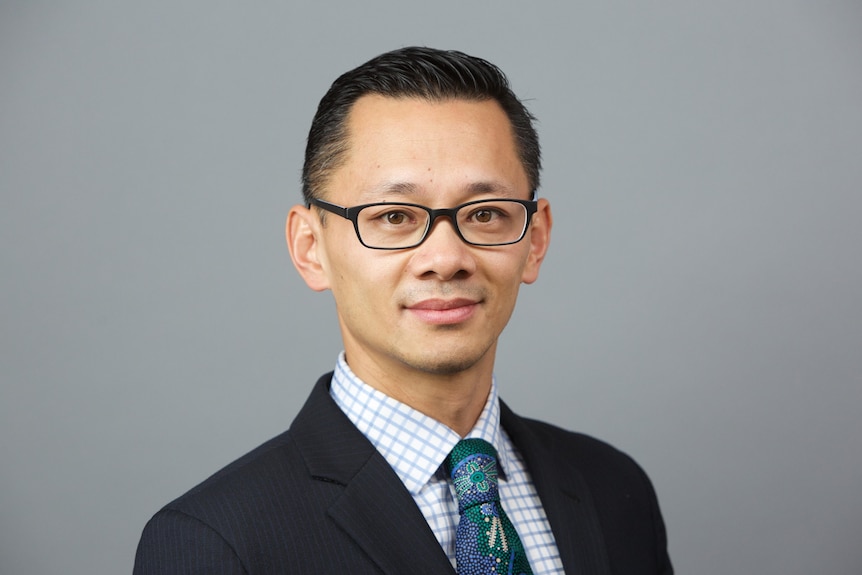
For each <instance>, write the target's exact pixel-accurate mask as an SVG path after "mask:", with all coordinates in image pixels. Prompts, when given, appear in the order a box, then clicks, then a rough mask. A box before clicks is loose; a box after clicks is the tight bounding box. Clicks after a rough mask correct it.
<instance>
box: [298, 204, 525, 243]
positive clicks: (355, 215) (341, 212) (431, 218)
mask: <svg viewBox="0 0 862 575" xmlns="http://www.w3.org/2000/svg"><path fill="white" fill-rule="evenodd" d="M534 197H535V196H534ZM485 202H514V203H516V204H521V205H522V206H524V209H525V210H527V218H526V221H525V223H524V229H523V230H521V235H520V236H519V237H518V239H517V240H512V241H510V242H503V243H501V244H497V243H494V244H486V243H476V242H471V241H469V240H468V239H467V238H465V237H464V234H462V233H461V228H459V227H458V218H457V217H456V216H457V214H458V211H459V210H461V209H463V208H466V207H469V206H472V205H475V204H482V203H485ZM309 205H313V206H317V207H318V208H320V209H322V210H326V211H327V212H330V213H333V214H335V215H337V216H341V217H342V218H344V219H346V220H350V221H351V222H353V231H355V232H356V238H357V239H358V240H359V243H361V244H362V245H363V246H365V247H366V248H368V249H371V250H409V249H412V248H415V247H417V246H419V245H421V244H422V242H424V241H425V240H426V239H428V235H429V232H430V231H431V228H433V227H434V222H435V221H436V220H437V218H439V217H440V216H447V217H448V218H449V219H450V220H451V221H452V227H453V228H454V229H455V233H457V234H458V237H459V238H461V241H462V242H464V243H465V244H467V245H471V246H478V247H485V248H488V247H496V246H509V245H512V244H517V243H518V242H520V241H521V240H523V239H524V236H526V235H527V230H528V229H530V224H531V223H532V221H533V215H534V214H535V213H536V212H537V211H538V210H539V202H538V201H537V200H535V199H533V200H517V199H513V198H488V199H484V200H473V201H471V202H467V203H464V204H460V205H458V206H455V207H454V208H439V209H436V210H435V209H432V208H429V207H427V206H423V205H421V204H411V203H408V202H375V203H372V204H362V205H359V206H351V207H349V208H348V207H345V206H339V205H338V204H333V203H331V202H327V201H325V200H320V199H317V198H312V199H311V200H310V201H309ZM375 206H392V207H397V206H408V207H412V208H419V209H421V210H425V211H426V212H428V224H427V225H426V226H425V231H424V232H423V233H422V237H421V238H419V241H417V242H416V243H414V244H411V245H409V246H402V247H397V248H382V247H379V246H369V245H368V244H366V243H365V241H364V240H363V239H362V234H360V233H359V212H361V211H362V210H364V209H365V208H370V207H375Z"/></svg>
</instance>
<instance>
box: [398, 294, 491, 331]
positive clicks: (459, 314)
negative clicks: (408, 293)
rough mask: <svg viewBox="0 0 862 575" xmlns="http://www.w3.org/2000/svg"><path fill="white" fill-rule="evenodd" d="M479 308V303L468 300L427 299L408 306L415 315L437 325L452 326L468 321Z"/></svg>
mask: <svg viewBox="0 0 862 575" xmlns="http://www.w3.org/2000/svg"><path fill="white" fill-rule="evenodd" d="M478 307H479V302H478V301H476V300H472V299H467V298H455V299H436V298H435V299H426V300H423V301H420V302H416V303H414V304H411V305H408V306H407V310H409V311H410V312H411V313H412V314H413V315H415V316H416V317H417V318H419V319H420V320H422V321H425V322H427V323H431V324H435V325H451V324H456V323H461V322H463V321H466V320H468V319H469V318H470V317H471V316H472V315H473V314H474V313H475V311H476V309H477V308H478Z"/></svg>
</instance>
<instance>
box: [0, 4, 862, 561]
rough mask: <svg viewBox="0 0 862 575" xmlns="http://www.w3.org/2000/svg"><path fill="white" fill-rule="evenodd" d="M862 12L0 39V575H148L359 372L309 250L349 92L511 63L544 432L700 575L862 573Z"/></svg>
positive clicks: (525, 362) (140, 28)
mask: <svg viewBox="0 0 862 575" xmlns="http://www.w3.org/2000/svg"><path fill="white" fill-rule="evenodd" d="M860 24H862V6H860V3H859V2H857V1H850V0H846V1H835V0H821V1H808V2H803V1H800V0H784V1H772V2H768V1H763V0H754V1H752V0H745V1H743V0H732V1H725V2H720V3H719V2H709V3H706V2H703V3H693V2H659V3H635V2H632V3H630V4H629V5H627V6H624V5H623V4H622V3H607V2H589V3H588V2H575V3H570V4H568V5H566V6H565V7H564V6H563V3H562V2H560V3H559V4H551V3H545V4H543V3H526V2H508V1H505V2H504V1H495V2H491V1H487V0H485V1H464V0H462V1H460V2H434V3H423V4H421V5H420V4H415V5H414V4H411V3H408V2H362V3H359V2H357V3H348V2H341V3H340V4H332V5H327V3H323V2H321V3H317V4H316V5H314V6H312V4H311V3H309V4H308V5H307V6H300V5H299V4H298V3H292V4H291V3H282V4H275V3H273V4H259V3H258V4H254V5H247V4H245V3H242V4H241V3H226V2H210V1H206V2H205V1H199V2H170V3H168V2H162V3H158V2H157V3H146V2H138V3H135V4H133V5H127V4H125V3H115V2H109V1H105V2H76V3H71V2H69V3H61V2H23V1H20V2H18V1H11V2H10V1H3V2H2V4H0V192H2V206H0V208H2V209H0V257H2V260H0V264H2V267H0V270H2V278H1V279H0V288H2V299H0V338H2V339H0V360H2V385H0V394H2V395H0V572H2V573H3V574H4V575H5V574H19V573H22V574H30V573H32V574H42V573H45V574H47V573H66V574H84V573H87V574H89V573H122V572H129V571H130V570H131V566H132V560H133V555H134V551H135V546H136V543H137V539H138V537H139V535H140V530H141V529H142V527H143V525H144V523H145V522H146V520H147V519H148V517H149V516H150V515H151V514H152V513H154V512H155V511H156V510H157V509H158V508H159V507H160V506H161V505H162V504H164V503H166V502H167V501H168V500H170V499H172V498H173V497H175V496H177V495H179V494H180V493H182V492H183V491H185V490H186V489H188V488H190V487H191V486H192V485H194V484H195V483H197V482H198V481H200V480H202V479H203V478H205V477H206V476H207V475H208V474H209V473H211V472H213V471H215V470H216V469H217V468H219V467H220V466H222V465H224V464H226V463H228V462H229V461H231V460H232V459H234V458H235V457H237V456H239V455H241V454H242V453H244V452H245V451H247V450H248V449H250V448H252V447H254V446H255V445H257V444H258V443H260V442H262V441H264V440H265V439H267V438H269V437H270V436H272V435H275V434H277V433H279V432H281V431H282V430H283V429H284V428H286V427H287V425H288V424H289V422H290V420H291V419H292V417H293V415H294V414H295V413H296V411H297V410H298V409H299V407H300V405H301V403H302V401H303V400H304V398H305V396H306V394H307V392H308V390H309V388H310V386H311V384H312V382H313V381H314V380H315V378H316V377H317V376H318V375H319V374H320V373H322V372H324V371H327V370H329V369H330V368H331V367H332V365H333V363H334V361H335V356H336V354H337V352H338V351H339V349H340V342H339V338H338V335H337V329H336V325H335V320H334V313H333V310H332V302H331V298H330V296H329V295H328V294H325V295H320V294H315V293H313V292H311V291H310V290H308V289H307V288H306V287H305V285H304V284H303V283H302V282H301V281H300V279H299V278H298V276H297V275H296V273H295V272H294V270H293V268H292V266H291V264H290V260H289V257H288V254H287V250H286V248H285V247H284V241H283V222H284V217H285V215H286V213H287V210H288V209H289V207H290V206H291V205H292V204H293V203H295V202H296V201H297V200H298V198H299V186H298V179H299V170H300V166H301V157H302V150H303V148H304V140H305V134H306V132H307V129H308V125H309V122H310V120H311V117H312V115H313V112H314V109H315V107H316V104H317V101H318V100H319V98H320V97H321V96H322V95H323V93H324V91H325V90H326V88H327V87H328V85H329V83H330V82H331V81H332V80H333V79H334V78H335V76H336V75H338V74H340V73H341V72H343V71H345V70H347V69H349V68H351V67H353V66H355V65H358V64H359V63H361V62H363V61H365V60H366V59H368V58H370V57H371V56H373V55H376V54H378V53H380V52H383V51H386V50H389V49H392V48H395V47H399V46H403V45H410V44H427V45H433V46H437V47H445V48H458V49H461V50H465V51H467V52H471V53H474V54H476V55H480V56H483V57H486V58H488V59H490V60H491V61H493V62H495V63H497V64H498V65H500V66H501V67H502V68H503V69H504V70H506V71H507V73H508V74H509V76H510V78H511V80H512V82H513V85H514V87H515V89H516V91H517V92H518V93H519V95H520V96H521V97H522V98H525V99H527V100H528V101H529V102H528V103H529V106H530V107H531V109H532V110H533V111H534V112H535V114H536V115H538V117H539V118H540V120H541V124H540V133H541V137H542V140H543V145H544V152H545V154H544V157H545V172H544V185H543V189H542V193H543V194H544V195H545V196H546V197H548V198H549V199H550V200H551V202H552V205H553V207H554V209H555V215H556V227H555V230H554V238H553V245H552V249H551V253H550V255H549V257H548V260H547V262H546V265H545V268H544V270H543V274H542V277H541V278H540V280H539V282H538V283H537V284H535V285H533V286H528V287H525V288H524V289H523V290H522V297H521V302H520V304H519V308H518V310H517V311H516V314H515V317H514V318H513V320H512V322H511V324H510V326H509V328H508V331H507V332H506V334H505V335H504V339H503V341H502V343H501V353H500V354H499V361H498V376H499V379H500V384H501V388H502V393H503V396H504V397H505V398H506V399H507V400H508V401H509V403H510V404H512V405H514V406H515V407H516V408H517V410H518V411H520V412H521V413H522V414H525V415H530V416H536V417H540V418H543V419H546V420H550V421H552V422H556V423H558V424H561V425H563V426H566V427H569V428H575V429H578V430H582V431H586V432H589V433H591V434H594V435H597V436H599V437H602V438H604V439H606V440H608V441H611V442H612V443H614V444H616V445H617V446H619V447H620V448H621V449H623V450H625V451H627V452H628V453H630V454H632V455H633V456H634V457H636V458H637V459H638V461H640V462H641V464H642V465H643V466H644V467H645V468H646V470H647V471H648V472H649V473H650V475H651V477H652V479H653V481H654V483H655V485H656V488H657V491H658V494H659V497H660V500H661V503H662V506H663V509H664V514H665V519H666V521H667V524H668V531H669V536H670V549H671V553H672V557H673V559H674V562H675V565H676V567H677V570H678V572H679V573H696V574H706V575H709V574H715V575H719V574H721V575H724V574H727V573H776V574H779V573H780V574H782V575H790V574H800V575H801V574H810V573H818V574H850V573H856V574H858V573H860V572H862V545H860V543H862V541H860V539H862V495H860V488H862V418H859V417H858V414H859V412H860V407H862V384H860V379H862V376H860V374H862V359H860V356H862V301H860V294H862V264H860V261H862V258H860V255H859V251H860V250H859V247H860V243H862V242H860V240H862V226H860V223H859V222H860V215H862V195H860V188H862V66H860V64H862V26H860Z"/></svg>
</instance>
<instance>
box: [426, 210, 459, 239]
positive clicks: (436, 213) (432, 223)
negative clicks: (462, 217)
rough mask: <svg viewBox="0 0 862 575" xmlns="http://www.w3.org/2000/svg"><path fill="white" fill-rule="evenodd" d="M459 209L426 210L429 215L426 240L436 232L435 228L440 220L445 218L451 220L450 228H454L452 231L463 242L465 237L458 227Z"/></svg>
mask: <svg viewBox="0 0 862 575" xmlns="http://www.w3.org/2000/svg"><path fill="white" fill-rule="evenodd" d="M458 209H459V208H440V209H432V208H426V210H425V211H426V212H427V213H428V225H427V227H426V229H425V239H428V236H430V235H431V233H432V232H433V231H434V228H435V227H436V226H437V221H438V219H439V218H444V219H448V220H449V226H450V227H451V228H452V231H453V232H454V233H455V235H456V236H458V238H459V239H460V240H462V241H463V239H464V238H463V236H462V235H461V230H460V228H459V227H458V218H457V213H458Z"/></svg>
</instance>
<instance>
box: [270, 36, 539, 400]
mask: <svg viewBox="0 0 862 575" xmlns="http://www.w3.org/2000/svg"><path fill="white" fill-rule="evenodd" d="M395 54H397V55H388V56H383V57H380V58H377V59H375V60H372V61H371V63H370V64H367V65H365V66H363V67H361V68H360V69H361V70H365V71H364V72H362V73H361V74H360V73H358V72H355V71H354V72H351V73H348V74H347V75H346V76H343V77H342V79H340V80H338V81H336V83H335V84H334V85H333V88H332V89H331V90H330V92H329V93H328V94H327V96H326V97H325V98H324V100H325V101H326V100H344V101H345V102H350V104H349V105H347V104H343V103H342V104H341V105H338V106H334V105H332V104H331V103H330V104H327V103H324V104H321V106H320V109H321V111H320V112H318V117H317V118H316V119H315V127H314V128H312V138H311V141H310V142H309V149H311V148H313V147H315V146H317V147H318V148H321V147H322V148H326V147H327V146H326V145H323V144H320V143H319V142H320V141H328V142H335V144H331V145H330V146H329V148H330V149H329V150H327V151H326V153H325V154H324V153H323V152H318V153H319V154H321V157H325V158H329V160H326V161H324V160H320V163H321V165H322V166H323V167H322V168H318V169H317V171H316V172H315V170H314V169H312V170H309V171H310V172H311V173H316V174H317V175H316V178H317V179H315V177H310V178H309V180H310V182H311V183H310V184H308V185H310V186H311V189H312V190H313V193H314V194H315V195H316V194H322V195H324V197H325V200H326V202H327V203H325V204H324V205H321V204H320V198H317V197H315V196H312V198H311V199H313V200H314V201H315V205H316V206H317V207H310V208H309V207H307V206H294V208H293V209H292V210H291V212H290V215H289V216H288V221H287V229H286V235H287V242H288V246H289V248H290V252H291V257H292V259H293V262H294V265H295V266H296V268H297V270H298V271H299V273H300V274H301V275H302V277H303V279H305V281H306V283H307V284H308V285H309V287H311V288H312V289H314V290H331V291H332V294H333V297H334V299H335V304H336V310H337V313H338V320H339V324H340V327H341V335H342V340H343V342H344V349H345V351H346V353H347V361H348V363H349V364H350V366H351V368H352V369H353V370H354V372H355V373H356V374H357V375H358V376H359V377H360V378H362V379H363V380H364V381H366V382H369V383H371V384H372V385H379V386H380V387H385V386H384V385H383V384H382V383H381V382H383V381H385V380H387V379H388V380H390V381H399V382H400V385H410V382H413V385H419V383H418V382H420V381H421V380H422V379H423V378H426V379H427V378H429V377H430V378H442V379H443V380H446V381H451V378H453V377H455V376H463V378H465V379H471V378H472V380H473V381H481V382H483V383H482V385H485V386H486V387H485V388H484V392H487V390H488V387H487V386H490V380H491V371H492V369H493V363H494V356H495V351H496V345H497V339H498V337H499V335H500V333H501V332H502V331H503V328H504V327H505V325H506V323H507V322H508V320H509V317H510V316H511V313H512V310H513V309H514V306H515V300H516V299H517V294H518V290H519V287H520V284H521V283H531V282H533V281H535V280H536V278H537V277H538V273H539V267H540V265H541V262H542V260H543V259H544V255H545V253H546V251H547V247H548V244H549V241H550V230H551V223H552V222H551V211H550V207H549V205H548V202H547V200H545V199H539V200H537V201H532V200H531V197H532V196H533V191H534V188H535V185H536V183H537V178H538V175H537V174H538V144H537V143H536V142H535V132H534V131H533V129H532V127H531V126H530V125H529V123H530V122H529V121H530V116H529V114H528V113H527V112H526V111H525V110H524V109H523V107H522V106H521V104H520V103H518V102H517V100H516V99H515V98H514V96H513V95H512V94H511V91H510V90H509V89H508V87H507V86H506V84H505V80H504V78H503V76H502V74H501V73H500V72H499V71H497V69H496V68H494V67H493V66H491V65H490V64H487V63H484V62H483V61H480V60H476V59H473V58H470V57H469V56H465V55H463V54H458V53H441V52H436V51H432V50H425V49H408V50H402V51H399V52H397V53H395ZM411 55H415V58H414V57H413V56H411ZM453 61H454V62H458V63H459V64H458V65H455V64H452V62H453ZM375 62H377V64H375ZM380 62H384V63H386V65H385V66H383V65H381V64H379V63H380ZM432 63H433V65H432ZM381 67H382V68H385V69H386V70H387V72H386V74H382V75H380V76H375V74H374V73H372V70H374V69H378V68H381ZM398 69H403V70H411V72H410V73H409V74H406V72H405V74H406V76H405V74H401V75H399V74H397V73H395V72H396V70H398ZM420 71H421V72H420ZM355 76H360V77H362V78H364V80H363V82H361V84H362V85H363V86H364V88H362V89H359V88H356V87H355V86H354V87H352V88H351V87H350V86H353V85H354V84H355V83H356V81H355V80H351V79H350V78H353V77H355ZM486 76H488V77H487V78H486ZM345 77H348V80H344V78H345ZM405 77H410V78H413V80H411V81H409V82H408V81H407V80H406V79H405ZM416 77H423V78H425V80H424V81H423V82H420V83H419V84H421V85H423V86H426V87H425V88H423V90H425V91H417V90H419V88H410V89H411V90H413V91H410V92H405V90H407V87H410V86H413V85H414V84H416V81H415V80H416ZM399 78H400V80H399ZM434 78H436V80H434ZM444 78H445V81H444ZM343 84H344V85H346V86H347V87H344V86H343ZM368 84H371V85H374V86H382V88H379V89H373V90H369V89H367V85H368ZM390 84H393V85H394V84H397V85H398V86H401V87H400V88H398V89H397V90H395V88H394V87H392V86H390ZM454 85H457V86H459V88H458V91H456V90H455V88H452V87H451V86H454ZM339 86H341V87H339ZM387 86H389V88H387ZM465 86H468V87H469V86H473V88H470V89H467V88H465ZM489 86H495V88H494V90H496V91H495V92H494V93H495V94H497V93H499V94H501V95H500V96H499V97H500V98H502V99H503V100H504V102H502V103H501V101H500V100H499V99H498V98H497V97H490V96H487V95H486V94H487V92H488V91H490V88H489ZM383 88H387V92H386V93H381V90H383ZM432 88H433V90H432ZM480 88H481V89H480ZM344 90H346V91H347V93H343V91H344ZM393 90H394V92H393ZM426 92H427V93H426ZM393 94H395V95H393ZM427 94H432V96H429V95H427ZM434 94H436V95H434ZM456 94H463V95H456ZM513 102H514V103H516V104H517V108H518V109H519V110H520V111H519V112H518V113H517V114H516V116H517V117H519V118H521V119H522V120H524V121H526V126H527V128H528V129H525V131H526V132H527V133H528V136H526V138H527V140H531V141H532V142H533V143H532V144H531V145H529V146H527V148H529V149H531V150H532V152H531V154H532V155H531V156H530V157H531V158H532V160H531V162H525V161H524V157H525V153H524V149H526V148H525V146H524V145H523V144H522V142H521V139H519V137H518V136H517V135H516V134H517V133H518V131H517V130H516V129H513V124H512V121H511V119H510V118H511V117H512V113H511V112H510V111H509V110H507V109H506V108H505V106H506V105H509V106H510V107H511V106H512V105H513ZM332 110H341V111H340V112H339V114H341V115H342V116H343V118H340V119H339V120H338V121H337V122H336V121H335V120H334V119H333V118H326V117H324V118H323V119H321V116H326V115H327V114H333V113H334V112H332ZM320 126H330V128H331V127H332V126H336V128H332V129H333V130H334V131H335V132H336V133H335V134H334V135H333V134H332V133H330V134H324V136H325V137H324V136H321V135H320V134H317V135H315V134H316V133H317V132H320V131H321V130H323V131H324V132H325V131H326V130H324V129H323V128H321V127H320ZM315 138H317V139H315ZM315 142H318V143H317V144H315ZM333 154H334V155H333ZM311 155H312V156H313V155H314V154H311ZM333 157H334V158H335V160H332V158H333ZM316 161H318V160H314V159H312V161H311V162H310V163H311V164H312V165H314V164H315V162H316ZM306 167H308V164H307V166H306ZM531 168H532V171H531ZM315 182H317V183H316V184H315ZM315 186H318V187H315ZM319 187H323V188H324V191H323V192H321V191H320V189H319ZM522 206H523V207H522ZM320 208H323V209H326V210H329V211H333V212H335V214H338V215H339V216H341V217H337V216H333V217H327V218H326V220H324V219H323V214H324V213H327V212H324V211H323V210H322V209H320ZM425 214H436V215H437V216H439V217H436V218H435V219H434V220H429V219H425ZM330 215H332V214H330ZM363 226H365V227H363ZM417 230H418V231H417ZM414 231H416V233H414ZM519 234H520V235H519ZM374 248H382V249H374ZM385 391H386V392H387V393H388V394H389V395H391V396H393V397H396V398H399V399H401V400H402V401H405V402H407V403H410V401H407V400H408V399H410V398H407V397H404V396H400V397H399V394H398V393H397V392H396V391H394V390H393V389H391V388H389V389H386V390H385ZM414 391H415V389H414ZM476 393H477V395H476V397H475V398H474V399H476V400H477V401H479V402H480V403H481V402H482V401H484V397H483V396H482V391H481V390H479V391H477V392H476ZM447 397H448V396H447ZM412 400H416V397H415V396H413V397H412ZM480 407H481V406H480Z"/></svg>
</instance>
